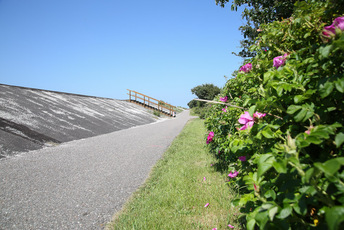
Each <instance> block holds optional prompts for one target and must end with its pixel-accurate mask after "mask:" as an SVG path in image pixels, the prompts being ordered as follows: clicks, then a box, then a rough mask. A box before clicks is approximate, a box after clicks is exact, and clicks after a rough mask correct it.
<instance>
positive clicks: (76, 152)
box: [0, 111, 191, 230]
mask: <svg viewBox="0 0 344 230" xmlns="http://www.w3.org/2000/svg"><path fill="white" fill-rule="evenodd" d="M190 118H191V117H190V116H189V112H188V111H184V112H182V113H181V114H179V115H178V116H177V117H176V118H174V119H166V120H164V121H161V122H156V123H152V124H147V125H142V126H137V127H133V128H129V129H125V130H120V131H116V132H112V133H109V134H104V135H99V136H95V137H90V138H87V139H82V140H76V141H71V142H66V143H63V144H61V145H58V146H56V147H51V148H44V149H40V150H35V151H30V152H28V153H25V154H21V155H17V156H14V157H10V158H7V159H6V158H4V159H2V160H0V173H1V176H0V229H6V230H11V229H82V230H85V229H88V230H89V229H103V228H104V227H105V224H106V223H107V222H109V221H110V220H111V217H112V216H113V214H115V213H116V212H117V211H119V210H120V209H121V207H122V205H123V203H124V202H125V201H126V200H127V199H128V197H129V196H130V195H131V193H132V192H133V191H135V190H136V189H137V188H138V187H139V186H140V185H141V184H142V183H143V182H144V181H145V179H146V178H147V177H148V174H149V172H150V170H151V168H152V166H153V165H154V164H155V163H156V161H157V160H158V159H159V158H161V156H162V154H163V153H164V151H165V150H166V149H167V148H168V146H169V145H170V144H171V142H172V140H173V139H174V138H175V137H176V136H177V135H178V134H179V133H180V131H181V130H182V129H183V127H184V125H185V124H186V122H187V121H188V120H189V119H190Z"/></svg>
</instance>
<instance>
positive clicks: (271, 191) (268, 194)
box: [264, 190, 276, 200]
mask: <svg viewBox="0 0 344 230" xmlns="http://www.w3.org/2000/svg"><path fill="white" fill-rule="evenodd" d="M264 196H265V198H270V197H271V198H272V199H273V200H275V199H276V193H275V191H274V190H269V191H267V192H266V193H265V194H264Z"/></svg>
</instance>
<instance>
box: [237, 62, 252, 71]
mask: <svg viewBox="0 0 344 230" xmlns="http://www.w3.org/2000/svg"><path fill="white" fill-rule="evenodd" d="M251 69H252V64H251V63H247V64H246V65H243V66H241V68H240V70H239V72H241V71H242V72H244V73H248V72H250V71H251Z"/></svg>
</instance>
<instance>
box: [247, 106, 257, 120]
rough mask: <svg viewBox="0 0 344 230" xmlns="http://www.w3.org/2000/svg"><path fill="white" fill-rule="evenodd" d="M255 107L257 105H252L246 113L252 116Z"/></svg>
mask: <svg viewBox="0 0 344 230" xmlns="http://www.w3.org/2000/svg"><path fill="white" fill-rule="evenodd" d="M256 107H257V106H256V105H253V106H251V107H250V109H249V110H248V113H249V114H250V116H251V117H253V114H254V112H256Z"/></svg>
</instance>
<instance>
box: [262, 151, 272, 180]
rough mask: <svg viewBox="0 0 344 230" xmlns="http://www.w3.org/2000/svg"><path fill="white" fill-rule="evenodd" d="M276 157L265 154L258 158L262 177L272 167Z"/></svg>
mask: <svg viewBox="0 0 344 230" xmlns="http://www.w3.org/2000/svg"><path fill="white" fill-rule="evenodd" d="M274 161H275V158H274V157H273V156H272V155H271V154H263V155H261V156H260V158H259V160H258V177H261V176H262V175H263V174H264V173H265V172H266V171H268V170H269V169H270V168H271V167H272V164H273V162H274Z"/></svg>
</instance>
